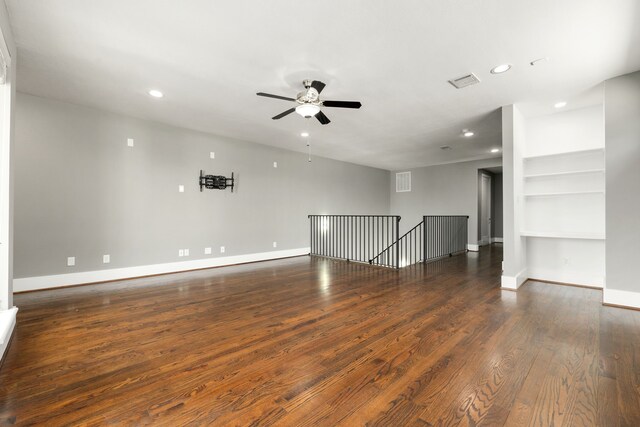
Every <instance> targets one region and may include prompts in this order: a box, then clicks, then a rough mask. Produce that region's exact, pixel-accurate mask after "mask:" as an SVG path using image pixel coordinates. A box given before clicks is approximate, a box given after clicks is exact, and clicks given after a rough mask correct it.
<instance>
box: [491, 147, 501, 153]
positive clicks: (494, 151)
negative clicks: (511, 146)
mask: <svg viewBox="0 0 640 427" xmlns="http://www.w3.org/2000/svg"><path fill="white" fill-rule="evenodd" d="M491 152H492V153H498V152H500V149H499V148H492V149H491Z"/></svg>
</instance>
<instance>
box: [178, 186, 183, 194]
mask: <svg viewBox="0 0 640 427" xmlns="http://www.w3.org/2000/svg"><path fill="white" fill-rule="evenodd" d="M178 191H179V192H180V193H184V185H178Z"/></svg>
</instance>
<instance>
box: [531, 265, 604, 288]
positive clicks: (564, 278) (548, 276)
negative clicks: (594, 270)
mask: <svg viewBox="0 0 640 427" xmlns="http://www.w3.org/2000/svg"><path fill="white" fill-rule="evenodd" d="M529 279H530V280H536V279H537V280H543V281H549V282H558V283H566V284H568V285H579V286H588V287H590V288H597V289H602V288H603V287H604V277H602V276H592V275H588V274H582V273H577V272H570V273H568V272H562V271H554V270H544V269H537V268H536V269H529Z"/></svg>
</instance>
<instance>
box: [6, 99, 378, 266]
mask: <svg viewBox="0 0 640 427" xmlns="http://www.w3.org/2000/svg"><path fill="white" fill-rule="evenodd" d="M16 107H17V110H16V135H15V137H16V156H15V167H16V193H15V194H16V200H15V209H16V212H15V213H16V215H15V262H14V266H15V277H17V278H21V277H32V276H41V275H51V274H59V273H70V272H77V271H92V270H101V269H105V268H118V267H129V266H139V265H149V264H159V263H166V262H175V261H186V260H190V259H199V258H205V257H208V256H205V255H204V253H203V251H204V247H212V248H213V255H211V256H229V255H239V254H247V253H258V252H267V251H273V250H284V249H294V248H302V247H307V246H308V245H309V242H308V240H309V237H308V222H307V221H308V220H307V215H308V214H312V213H314V214H322V213H327V214H329V213H331V214H341V213H342V214H364V213H367V214H388V213H389V193H388V191H386V189H387V188H388V186H389V172H388V171H384V170H380V169H374V168H369V167H364V166H358V165H354V164H349V163H344V162H339V161H334V160H329V159H324V158H318V157H315V158H313V161H312V162H311V163H308V162H307V156H306V155H304V154H301V153H295V152H291V151H285V150H280V149H276V148H272V147H268V146H265V145H260V144H254V143H248V142H243V141H237V140H232V139H229V138H223V137H218V136H214V135H209V134H204V133H199V132H193V131H189V130H185V129H179V128H175V127H171V126H166V125H163V124H159V123H153V122H149V121H144V120H138V119H133V118H128V117H125V116H120V115H115V114H111V113H107V112H104V111H100V110H95V109H91V108H87V107H82V106H77V105H72V104H68V103H63V102H59V101H54V100H49V99H44V98H39V97H34V96H30V95H26V94H22V93H19V94H18V97H17V105H16ZM127 138H134V139H135V146H134V147H133V148H129V147H127ZM210 151H214V152H215V160H211V159H210V158H209V152H210ZM274 161H277V162H278V168H274V167H273V162H274ZM200 169H204V170H205V172H207V173H210V174H221V175H230V174H231V172H232V171H233V172H235V173H236V175H237V177H238V186H237V191H236V192H235V193H233V194H232V193H231V192H230V191H229V190H226V191H219V190H206V191H205V192H203V193H200V191H199V187H198V185H197V178H198V174H199V171H200ZM180 184H183V185H184V186H185V192H184V193H179V192H178V185H180ZM273 241H277V242H278V247H277V249H273V247H272V242H273ZM220 246H225V247H226V253H225V254H224V255H221V254H220V250H219V248H220ZM183 248H189V250H190V256H189V257H184V258H178V250H179V249H183ZM103 254H110V255H111V263H110V264H103V263H102V255H103ZM68 256H75V257H76V266H75V267H67V266H66V258H67V257H68Z"/></svg>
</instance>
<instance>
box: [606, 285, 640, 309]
mask: <svg viewBox="0 0 640 427" xmlns="http://www.w3.org/2000/svg"><path fill="white" fill-rule="evenodd" d="M602 302H603V303H604V304H612V305H619V306H621V307H629V308H638V309H640V292H630V291H619V290H617V289H607V288H604V291H603V293H602Z"/></svg>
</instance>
